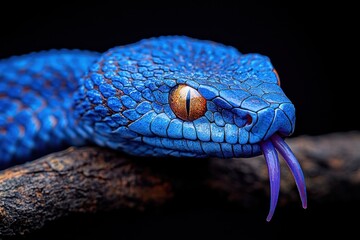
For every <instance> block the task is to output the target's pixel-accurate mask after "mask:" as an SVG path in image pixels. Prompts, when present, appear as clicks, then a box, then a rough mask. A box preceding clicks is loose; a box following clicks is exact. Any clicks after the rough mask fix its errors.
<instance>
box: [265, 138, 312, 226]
mask: <svg viewBox="0 0 360 240" xmlns="http://www.w3.org/2000/svg"><path fill="white" fill-rule="evenodd" d="M260 146H261V149H262V151H263V154H264V156H265V159H266V163H267V166H268V172H269V178H270V193H271V195H270V210H269V214H268V216H267V218H266V220H267V221H270V220H271V218H272V216H273V214H274V211H275V207H276V204H277V201H278V196H279V191H280V164H279V158H278V155H277V151H278V152H279V153H280V154H281V156H282V157H283V158H284V160H285V162H286V164H287V165H288V167H289V169H290V171H291V174H292V175H293V177H294V179H295V183H296V186H297V188H298V191H299V194H300V198H301V202H302V207H303V208H306V207H307V198H306V186H305V179H304V174H303V172H302V170H301V166H300V164H299V162H298V161H297V159H296V157H295V155H294V153H293V152H292V151H291V149H290V148H289V146H288V145H287V144H286V143H285V141H284V140H283V139H282V138H281V137H280V136H278V135H277V134H274V135H273V136H272V137H271V138H270V140H267V141H264V142H262V143H261V144H260ZM275 149H276V150H277V151H276V150H275Z"/></svg>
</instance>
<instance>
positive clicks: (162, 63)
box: [74, 37, 306, 220]
mask: <svg viewBox="0 0 360 240" xmlns="http://www.w3.org/2000/svg"><path fill="white" fill-rule="evenodd" d="M279 83H280V81H279V76H278V74H277V72H276V71H275V69H274V67H273V66H272V64H271V62H270V60H269V58H268V57H266V56H263V55H260V54H241V53H240V52H238V51H237V50H236V49H235V48H233V47H230V46H224V45H222V44H219V43H214V42H211V41H203V40H195V39H191V38H187V37H160V38H152V39H146V40H142V41H140V42H137V43H135V44H130V45H126V46H123V47H116V48H113V49H110V50H109V51H107V52H106V53H104V54H103V55H102V57H101V58H100V60H99V61H98V62H97V63H96V64H94V66H93V67H92V68H91V69H90V70H89V72H88V74H87V75H86V76H85V77H84V78H83V79H82V85H81V86H80V88H79V91H78V92H77V94H76V95H75V111H74V112H75V114H76V115H77V119H81V120H80V121H81V123H82V124H81V125H80V126H82V131H83V133H82V134H83V135H84V136H87V138H89V139H91V140H93V141H95V142H96V143H97V144H99V145H103V146H107V147H110V148H113V149H119V150H122V151H124V152H127V153H129V154H132V155H137V156H175V157H220V158H234V157H252V156H256V155H259V154H262V153H264V155H265V158H266V160H267V163H268V167H269V168H268V169H269V175H270V186H271V208H270V212H269V215H268V220H270V219H271V217H272V214H273V211H274V209H275V205H276V202H277V196H278V192H279V186H280V168H279V164H278V157H277V153H276V152H277V151H276V150H278V151H279V152H280V153H281V154H282V155H283V156H284V158H285V160H286V162H287V164H288V165H289V167H290V169H291V170H292V172H293V174H294V177H295V180H296V183H297V185H298V188H299V191H300V195H301V198H302V200H303V206H304V207H306V193H305V184H304V177H303V174H302V172H301V168H300V165H299V164H298V162H297V161H296V159H295V157H294V155H293V154H292V152H291V150H289V148H288V146H287V145H286V143H285V142H284V140H283V138H284V137H286V136H289V135H291V134H292V133H293V131H294V127H295V108H294V105H293V104H292V103H291V101H290V100H289V99H288V98H287V97H286V95H285V93H284V92H283V90H282V89H281V87H280V84H279Z"/></svg>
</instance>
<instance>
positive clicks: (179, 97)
mask: <svg viewBox="0 0 360 240" xmlns="http://www.w3.org/2000/svg"><path fill="white" fill-rule="evenodd" d="M169 103H170V108H171V109H172V110H173V112H174V114H175V115H176V116H177V117H178V118H180V119H182V120H184V121H194V120H196V119H198V118H200V117H202V116H204V115H205V112H206V111H207V108H206V99H205V98H204V97H203V96H202V95H201V94H200V93H199V92H198V91H197V90H196V89H194V88H192V87H190V86H188V85H185V84H180V85H177V86H176V87H174V88H173V89H172V90H171V92H170V94H169Z"/></svg>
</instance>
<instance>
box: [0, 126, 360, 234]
mask: <svg viewBox="0 0 360 240" xmlns="http://www.w3.org/2000/svg"><path fill="white" fill-rule="evenodd" d="M286 141H287V142H288V144H289V145H290V147H291V148H292V150H293V152H294V153H295V155H296V156H297V158H298V160H299V161H300V163H301V165H302V167H303V170H304V174H305V179H306V182H307V190H308V197H309V199H311V201H324V200H326V199H332V200H334V198H335V199H339V200H340V199H341V198H345V197H346V196H347V195H346V194H341V191H345V190H344V189H346V191H349V188H350V189H351V188H358V187H359V185H360V151H359V149H360V132H348V133H334V134H328V135H322V136H299V137H296V138H291V139H288V140H286ZM281 162H282V164H281V170H282V171H281V177H282V179H281V198H280V199H279V205H285V204H290V203H294V202H299V206H300V199H299V197H298V193H297V191H296V187H295V183H294V180H293V178H292V176H291V174H290V171H288V169H287V166H286V165H285V164H284V161H281ZM268 184H269V181H268V175H267V167H266V164H265V161H264V159H263V157H262V156H259V157H256V158H250V159H231V160H224V159H139V158H134V157H129V156H125V155H122V154H121V153H117V152H114V151H111V150H108V149H102V148H97V147H84V148H69V149H67V150H65V151H62V152H58V153H54V154H51V155H48V156H45V157H44V158H41V159H37V160H35V161H32V162H29V163H26V164H23V165H19V166H15V167H12V168H9V169H7V170H4V171H2V172H0V234H1V235H3V236H9V235H17V234H25V233H27V232H31V231H33V230H35V229H39V228H41V227H42V226H44V224H45V223H46V222H49V221H52V220H54V219H57V218H60V217H63V216H66V215H69V214H71V213H74V212H97V211H107V210H112V209H119V208H133V209H137V210H143V209H146V208H149V207H154V206H159V205H161V204H163V203H165V202H168V201H169V200H170V199H172V198H173V197H174V196H176V193H177V192H178V191H180V190H181V191H184V189H186V188H187V187H189V186H191V187H192V188H199V189H200V188H201V189H204V188H205V189H209V190H210V191H213V192H214V193H219V194H222V195H224V196H226V198H227V199H228V200H229V201H234V202H239V203H241V204H244V205H246V206H248V205H252V206H254V205H256V204H258V203H259V196H260V197H262V198H267V199H268V198H269V186H268ZM344 186H345V188H344ZM357 192H358V191H357ZM358 195H359V196H356V195H355V196H354V195H352V198H354V197H357V198H359V199H360V194H358Z"/></svg>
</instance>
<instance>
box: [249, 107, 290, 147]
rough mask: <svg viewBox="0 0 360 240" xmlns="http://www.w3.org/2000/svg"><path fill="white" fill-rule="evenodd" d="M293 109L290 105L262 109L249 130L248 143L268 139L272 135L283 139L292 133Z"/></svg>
mask: <svg viewBox="0 0 360 240" xmlns="http://www.w3.org/2000/svg"><path fill="white" fill-rule="evenodd" d="M294 126H295V109H294V107H293V105H292V104H283V105H280V107H268V108H264V109H262V110H260V111H258V112H257V113H256V122H254V124H253V126H251V129H250V139H249V142H250V143H256V142H260V141H263V140H267V139H269V138H270V137H271V136H273V135H274V134H278V135H280V136H283V137H287V136H290V135H291V134H292V133H293V132H294Z"/></svg>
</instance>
